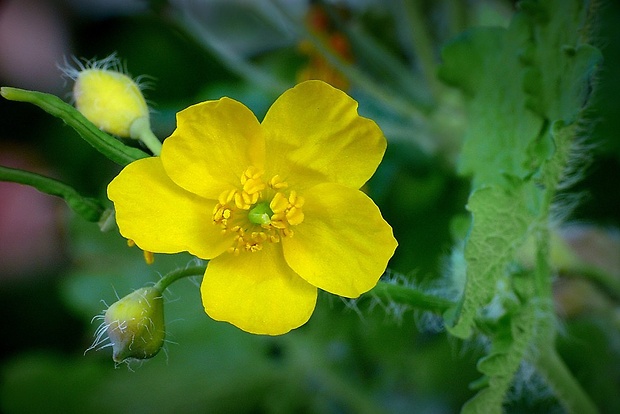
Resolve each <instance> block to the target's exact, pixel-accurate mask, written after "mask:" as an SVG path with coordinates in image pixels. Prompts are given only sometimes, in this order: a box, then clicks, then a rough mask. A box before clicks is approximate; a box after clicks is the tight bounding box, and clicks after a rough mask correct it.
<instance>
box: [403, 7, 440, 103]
mask: <svg viewBox="0 0 620 414" xmlns="http://www.w3.org/2000/svg"><path fill="white" fill-rule="evenodd" d="M403 7H404V12H405V13H404V14H403V17H406V18H407V20H408V21H409V24H408V25H406V26H407V29H409V31H410V38H411V44H412V45H413V50H414V53H415V56H416V58H417V60H418V63H419V65H420V69H421V72H422V74H423V75H424V78H425V79H426V82H427V83H428V85H429V87H430V89H431V92H432V93H433V95H434V97H435V99H436V98H437V96H438V95H439V90H440V87H441V85H440V83H439V81H438V80H437V60H436V58H435V55H434V50H433V42H432V41H431V37H430V35H429V33H428V30H427V26H426V22H425V18H424V17H423V16H421V15H420V10H419V5H418V4H417V3H416V2H411V1H407V2H404V4H403Z"/></svg>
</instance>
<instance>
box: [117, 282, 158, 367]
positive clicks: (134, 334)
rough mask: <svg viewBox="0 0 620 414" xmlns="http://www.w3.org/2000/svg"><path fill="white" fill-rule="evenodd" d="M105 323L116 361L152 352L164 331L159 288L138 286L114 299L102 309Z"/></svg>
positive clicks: (145, 357) (144, 355) (148, 354)
mask: <svg viewBox="0 0 620 414" xmlns="http://www.w3.org/2000/svg"><path fill="white" fill-rule="evenodd" d="M105 327H106V332H107V334H108V337H109V339H110V342H111V344H112V350H113V359H114V361H115V362H123V361H125V360H126V359H129V358H135V359H148V358H151V357H153V356H155V355H156V354H157V353H158V352H159V350H160V349H161V347H162V345H163V344H164V338H165V335H166V331H165V327H164V303H163V297H162V292H161V290H160V289H158V288H157V287H145V288H141V289H138V290H136V291H134V292H133V293H130V294H129V295H127V296H125V297H124V298H122V299H121V300H119V301H118V302H116V303H114V304H113V305H112V306H110V307H109V308H108V310H107V311H106V312H105Z"/></svg>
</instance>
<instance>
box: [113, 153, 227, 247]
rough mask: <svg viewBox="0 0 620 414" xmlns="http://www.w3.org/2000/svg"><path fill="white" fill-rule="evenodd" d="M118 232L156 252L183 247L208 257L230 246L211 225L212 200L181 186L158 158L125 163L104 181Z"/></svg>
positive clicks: (213, 205)
mask: <svg viewBox="0 0 620 414" xmlns="http://www.w3.org/2000/svg"><path fill="white" fill-rule="evenodd" d="M108 197H109V198H110V200H112V201H113V202H114V207H115V209H116V222H117V223H118V227H119V229H120V232H121V234H122V235H123V236H124V237H126V238H128V239H131V240H133V241H135V243H136V244H137V245H138V247H140V248H141V249H142V250H148V251H151V252H155V253H178V252H182V251H188V252H190V253H191V254H193V255H195V256H198V257H200V258H203V259H210V258H213V257H215V256H217V255H219V254H220V253H222V252H223V251H225V250H226V249H227V248H228V247H230V245H231V243H232V242H231V239H230V238H224V237H223V236H222V234H221V231H220V228H219V227H218V226H216V225H214V224H213V220H212V212H213V208H214V207H215V204H216V203H217V201H215V200H206V199H204V198H201V197H198V196H196V195H195V194H192V193H189V192H187V191H185V190H183V189H182V188H181V187H179V186H177V185H176V184H175V183H173V182H172V181H171V180H170V178H168V176H167V175H166V174H165V171H164V169H163V167H162V163H161V160H160V159H159V157H152V158H144V159H141V160H138V161H135V162H133V163H131V164H129V165H128V166H126V167H125V168H124V169H123V170H122V171H121V172H120V174H119V175H118V176H117V177H116V178H114V180H112V182H111V183H110V184H109V186H108Z"/></svg>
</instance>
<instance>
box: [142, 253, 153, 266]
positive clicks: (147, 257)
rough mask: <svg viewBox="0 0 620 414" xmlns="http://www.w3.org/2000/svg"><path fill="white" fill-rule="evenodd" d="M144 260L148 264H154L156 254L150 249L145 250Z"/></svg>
mask: <svg viewBox="0 0 620 414" xmlns="http://www.w3.org/2000/svg"><path fill="white" fill-rule="evenodd" d="M143 253H144V261H145V262H146V264H147V265H152V264H153V263H155V255H154V254H153V252H149V251H148V250H144V252H143Z"/></svg>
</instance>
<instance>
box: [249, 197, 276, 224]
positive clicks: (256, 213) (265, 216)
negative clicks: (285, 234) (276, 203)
mask: <svg viewBox="0 0 620 414" xmlns="http://www.w3.org/2000/svg"><path fill="white" fill-rule="evenodd" d="M272 215H273V211H271V209H270V208H269V203H267V202H263V203H258V204H256V205H255V206H254V207H252V208H251V209H250V211H249V212H248V220H250V223H252V224H260V225H263V224H269V223H271V216H272Z"/></svg>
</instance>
